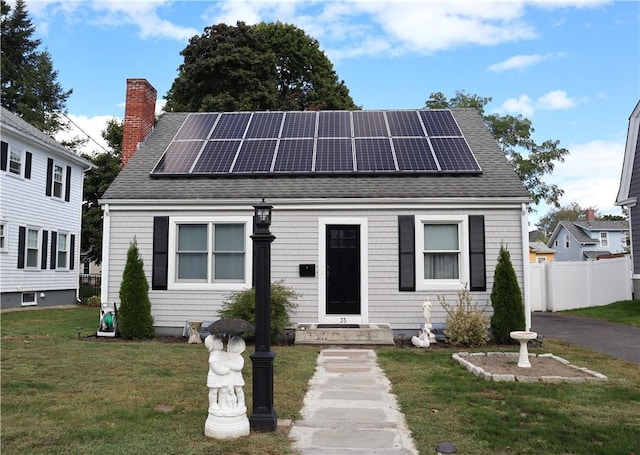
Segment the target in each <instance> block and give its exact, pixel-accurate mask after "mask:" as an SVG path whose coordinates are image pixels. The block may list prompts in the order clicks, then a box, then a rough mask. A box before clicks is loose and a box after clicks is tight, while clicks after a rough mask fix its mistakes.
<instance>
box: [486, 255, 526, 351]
mask: <svg viewBox="0 0 640 455" xmlns="http://www.w3.org/2000/svg"><path fill="white" fill-rule="evenodd" d="M491 305H492V306H493V316H491V331H492V332H493V337H494V339H495V341H496V343H498V344H511V343H514V340H512V339H511V336H510V335H509V333H510V332H512V331H514V330H525V328H526V327H525V325H526V321H525V315H524V304H523V302H522V292H520V286H519V285H518V279H517V278H516V272H515V270H513V265H512V264H511V255H510V254H509V251H508V250H507V249H506V248H505V247H504V246H502V247H500V253H499V255H498V264H497V265H496V271H495V273H494V276H493V289H492V290H491Z"/></svg>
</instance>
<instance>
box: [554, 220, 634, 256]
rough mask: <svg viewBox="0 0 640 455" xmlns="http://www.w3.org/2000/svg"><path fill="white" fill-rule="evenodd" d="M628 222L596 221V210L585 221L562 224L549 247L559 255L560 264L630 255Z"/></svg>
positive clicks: (556, 229) (556, 230)
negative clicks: (627, 253)
mask: <svg viewBox="0 0 640 455" xmlns="http://www.w3.org/2000/svg"><path fill="white" fill-rule="evenodd" d="M628 239H629V225H628V224H627V222H626V221H611V220H596V219H595V214H594V210H593V209H589V210H587V219H586V220H583V221H569V220H560V221H559V222H558V224H557V225H556V227H555V229H554V230H553V233H552V234H551V236H550V237H549V241H548V242H547V246H549V247H551V248H553V249H554V250H555V251H556V254H555V260H556V261H595V260H597V259H598V258H604V257H611V256H612V255H618V254H624V253H626V252H627V251H628Z"/></svg>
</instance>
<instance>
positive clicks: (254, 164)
mask: <svg viewBox="0 0 640 455" xmlns="http://www.w3.org/2000/svg"><path fill="white" fill-rule="evenodd" d="M134 81H135V84H137V85H138V86H139V87H142V89H136V88H135V87H134V86H133V85H134V84H133V82H134ZM143 82H144V83H143ZM145 83H146V84H148V83H147V82H146V81H144V80H129V81H128V86H127V106H129V104H130V103H137V102H139V101H140V100H143V101H142V102H146V103H151V102H154V100H152V99H151V98H150V97H149V96H148V95H149V93H151V91H150V90H149V89H148V87H146V86H145ZM127 111H130V109H129V107H127ZM138 111H141V109H138ZM147 111H150V112H153V109H147ZM431 114H433V112H431V111H353V112H336V111H331V112H327V111H325V112H297V113H289V112H276V113H260V112H245V113H186V112H184V113H175V112H167V113H164V114H162V115H161V116H160V117H159V119H158V120H157V123H156V124H155V125H154V126H153V129H152V131H151V132H150V133H149V134H148V135H144V134H140V133H136V132H135V126H134V127H132V130H130V131H129V132H127V122H128V121H129V117H128V116H127V113H125V135H127V134H138V142H139V144H138V145H137V146H136V147H135V149H134V150H133V151H131V152H126V151H124V150H123V157H124V156H130V158H127V161H126V164H124V167H123V168H122V170H121V172H120V174H119V175H118V177H117V178H116V179H115V180H114V182H113V183H112V185H111V186H110V187H109V189H108V190H107V191H106V192H105V194H104V195H103V198H102V200H101V204H102V207H103V210H104V234H103V235H104V237H103V245H104V250H103V255H102V258H103V262H102V274H103V278H102V300H103V301H105V302H116V303H118V302H119V296H118V295H119V288H120V283H121V280H122V272H123V270H124V265H125V261H126V254H127V249H128V247H129V245H130V243H131V241H133V240H134V238H135V239H136V241H137V245H138V248H139V250H140V254H141V255H142V258H143V260H144V267H145V272H146V274H147V277H148V280H149V283H150V291H149V297H150V300H151V305H152V309H151V311H152V315H153V318H154V321H155V326H156V330H157V331H158V333H176V332H182V330H183V327H184V325H185V321H190V320H197V321H211V320H215V319H217V318H218V316H217V311H218V309H219V308H220V306H221V304H222V302H223V301H224V300H225V298H226V297H227V296H228V295H229V294H230V293H232V292H234V291H239V290H242V289H246V288H249V287H251V285H252V241H251V237H250V236H251V234H252V226H253V221H252V216H253V212H254V208H253V206H254V205H255V204H256V203H258V202H260V201H262V200H263V199H264V200H265V201H266V202H268V203H269V204H271V205H272V206H273V215H272V224H271V228H270V230H271V232H272V233H273V235H275V237H276V238H275V241H274V242H273V244H272V246H271V248H272V258H271V259H272V262H271V278H272V280H273V281H276V280H281V281H283V282H284V284H285V285H287V286H290V287H292V288H293V289H294V290H295V291H297V292H298V293H299V294H300V295H301V297H300V298H299V299H298V301H297V303H298V307H297V309H296V310H295V312H294V313H293V314H292V315H291V319H292V320H293V321H295V322H296V323H299V324H303V323H311V324H336V325H340V324H345V325H352V324H354V325H364V324H388V325H389V326H390V327H391V328H392V329H393V330H394V331H405V332H406V333H407V334H408V335H409V334H413V332H412V331H413V330H415V331H417V330H419V329H420V327H421V325H422V323H423V322H424V321H423V317H422V304H423V302H424V301H425V299H427V298H429V299H430V300H431V302H432V304H433V309H432V317H433V323H434V326H436V327H438V326H440V327H442V326H443V325H444V323H445V321H446V312H445V310H444V309H443V308H442V307H441V305H440V304H439V303H438V296H444V297H445V298H446V299H447V301H448V302H450V303H453V302H455V301H456V299H457V293H458V292H459V291H461V290H463V289H465V288H467V289H468V290H469V291H470V292H471V295H472V297H473V299H474V301H475V302H477V303H478V304H479V305H489V306H490V301H489V296H490V293H491V289H492V285H493V275H494V269H495V266H496V263H497V258H498V252H499V249H500V247H501V246H505V247H506V248H508V250H509V251H510V253H511V259H512V262H513V266H514V268H515V271H516V275H517V277H518V281H519V284H520V287H521V289H522V290H523V293H524V295H525V299H526V302H527V305H528V293H527V279H528V278H527V277H528V272H527V270H528V267H527V265H528V210H527V208H528V204H529V202H530V199H529V195H528V192H527V191H526V189H525V188H524V187H523V185H522V183H521V182H520V180H519V178H518V176H517V175H516V173H515V172H514V169H513V167H512V166H511V164H510V163H509V162H508V161H507V159H506V158H505V156H504V154H503V152H502V151H501V149H500V148H499V147H498V144H497V143H496V141H495V139H494V138H493V137H492V136H491V134H490V133H489V131H488V129H487V127H486V126H485V124H484V122H483V119H482V117H481V115H480V114H479V113H478V112H477V111H476V110H474V109H454V110H450V111H449V110H447V111H438V112H436V113H435V114H434V115H435V117H437V118H440V119H448V120H447V122H448V126H447V125H445V126H444V127H443V128H445V127H446V128H450V129H451V131H452V132H449V133H446V134H445V133H437V134H435V133H431V134H430V133H429V132H426V133H425V134H423V132H425V131H426V129H427V128H426V127H425V126H424V122H423V120H422V119H425V118H429V117H430V116H431ZM294 119H295V120H296V121H295V122H294V121H293V120H294ZM336 119H339V120H340V121H339V122H338V121H337V120H336ZM363 119H368V120H369V121H370V122H369V123H366V122H365V123H359V122H360V121H361V120H363ZM403 119H404V120H403ZM332 121H336V123H335V124H334V125H333V126H332V127H331V128H329V127H328V126H327V125H329V124H330V123H331V122H332ZM153 122H154V118H153V117H148V118H146V119H142V120H141V119H139V118H136V119H135V125H142V126H143V127H146V128H148V127H149V125H153ZM225 122H226V123H225ZM241 122H245V123H242V125H247V126H246V128H245V127H244V126H242V127H241V128H237V125H238V124H239V123H241ZM260 122H262V123H260ZM274 122H275V123H274ZM323 122H324V123H323ZM340 122H343V123H340ZM406 122H409V123H412V124H413V125H414V127H416V128H419V129H420V131H421V133H420V134H422V135H423V136H424V137H422V138H416V137H408V136H412V134H409V133H402V131H405V130H406V128H408V127H409V126H410V125H407V124H406ZM132 123H134V122H132ZM258 124H260V125H261V126H260V128H262V129H263V131H264V130H265V129H266V130H271V131H275V133H271V134H272V136H269V138H267V139H265V138H261V137H262V136H260V133H256V131H257V130H255V129H254V128H253V127H254V126H255V125H258ZM145 125H146V126H145ZM225 125H226V126H225ZM230 125H231V126H230ZM233 125H236V127H232V126H233ZM323 125H324V127H327V129H325V130H323ZM376 125H377V126H376ZM329 126H331V125H329ZM225 128H227V129H225ZM229 128H230V129H229ZM234 128H235V129H234ZM340 128H342V130H340ZM363 128H364V130H367V128H374V129H375V128H378V129H381V130H380V131H384V132H385V133H372V132H369V133H362V131H363ZM438 128H439V127H438ZM303 130H307V131H309V132H307V133H305V132H304V131H303ZM359 131H360V133H359ZM367 131H373V130H367ZM407 131H408V130H407ZM254 133H255V134H254ZM234 134H235V135H236V136H237V137H232V136H234ZM403 134H404V136H403ZM436 136H437V137H436ZM256 137H258V138H259V139H256ZM233 141H235V142H233ZM133 142H135V141H133ZM232 142H233V143H232ZM418 143H419V144H426V149H424V150H423V149H421V150H423V151H425V153H426V155H424V156H422V155H420V156H418V155H419V154H418V153H417V152H415V150H416V149H415V147H416V145H415V144H418ZM327 144H329V145H331V146H332V147H335V148H330V147H329V148H327V146H328V145H327ZM407 144H409V145H411V144H414V145H413V147H414V149H412V150H414V152H413V155H411V154H409V155H410V156H409V157H408V158H413V159H414V161H413V162H409V161H403V160H405V159H407V156H405V155H403V149H402V147H404V146H406V145H407ZM443 144H445V145H446V144H449V146H451V147H453V145H451V144H454V145H455V144H457V146H458V147H462V148H465V150H466V147H468V149H469V151H470V154H469V153H467V152H464V151H462V152H460V151H458V152H456V151H455V150H450V149H446V147H445V149H438V147H440V146H442V145H443ZM365 146H366V147H374V146H375V147H379V148H376V150H378V152H377V154H376V153H372V152H371V151H370V150H364V148H359V147H365ZM245 147H246V148H249V149H250V150H251V153H250V154H247V155H243V153H244V151H245V150H246V148H245ZM261 147H262V148H261ZM273 147H275V150H276V151H275V152H274V151H273ZM345 148H346V150H348V152H347V153H346V154H345V153H343V151H344V150H345ZM267 149H268V150H267ZM230 150H231V151H230ZM265 150H266V151H265ZM247 153H248V152H247ZM265 154H266V157H265ZM374 156H375V157H377V158H374ZM385 156H386V157H389V158H388V161H385ZM434 157H435V158H434ZM465 157H466V158H468V159H467V161H466V164H465V163H460V162H455V159H459V158H465ZM417 158H420V159H423V158H424V159H425V160H433V162H432V163H431V166H432V167H429V166H428V165H426V164H424V163H423V164H420V163H417V162H415V159H417ZM471 158H472V159H471ZM225 160H226V161H225ZM280 160H282V161H280ZM323 160H325V161H323ZM332 160H333V161H332ZM344 161H346V166H347V167H346V168H345V167H344V166H345V163H344ZM436 161H437V163H436V164H434V162H436ZM225 162H226V163H227V164H224V163H225ZM221 163H222V164H221ZM229 163H231V164H230V165H229ZM305 163H306V164H305ZM369 165H371V166H372V168H371V169H370V168H368V167H367V166H369ZM229 166H231V167H229ZM279 166H285V167H286V166H289V167H288V171H286V169H285V171H283V172H279V171H278V170H279V169H280V168H279ZM306 166H308V167H306ZM323 166H327V167H324V168H323ZM331 166H335V167H334V168H331ZM417 168H420V169H427V168H429V169H431V170H432V172H429V171H420V172H412V171H410V169H417ZM331 169H333V170H331ZM399 169H403V170H399ZM446 169H448V170H446ZM256 170H257V171H256ZM381 170H382V171H381ZM253 171H256V172H253ZM416 333H417V332H416Z"/></svg>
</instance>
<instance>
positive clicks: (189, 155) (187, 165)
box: [153, 141, 204, 175]
mask: <svg viewBox="0 0 640 455" xmlns="http://www.w3.org/2000/svg"><path fill="white" fill-rule="evenodd" d="M203 144H204V141H182V142H172V143H171V144H169V147H167V150H166V151H165V152H164V155H163V156H162V158H160V161H159V162H158V164H157V165H156V167H155V168H154V170H153V173H154V174H162V175H171V174H186V173H188V172H189V171H190V170H191V166H192V165H193V162H194V160H195V159H196V156H198V152H200V149H201V148H202V145H203Z"/></svg>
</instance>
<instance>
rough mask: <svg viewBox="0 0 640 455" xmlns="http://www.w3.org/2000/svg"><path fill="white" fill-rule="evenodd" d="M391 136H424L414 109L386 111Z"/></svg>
mask: <svg viewBox="0 0 640 455" xmlns="http://www.w3.org/2000/svg"><path fill="white" fill-rule="evenodd" d="M386 114H387V121H388V122H389V132H390V133H391V136H424V130H423V129H422V125H421V124H420V118H419V117H418V114H417V113H416V111H387V112H386Z"/></svg>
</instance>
